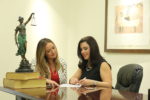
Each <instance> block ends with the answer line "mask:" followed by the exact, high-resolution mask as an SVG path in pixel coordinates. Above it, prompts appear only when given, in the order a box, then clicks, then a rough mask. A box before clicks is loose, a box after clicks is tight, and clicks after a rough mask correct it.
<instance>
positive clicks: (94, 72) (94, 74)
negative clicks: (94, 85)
mask: <svg viewBox="0 0 150 100" xmlns="http://www.w3.org/2000/svg"><path fill="white" fill-rule="evenodd" d="M101 64H102V62H99V63H98V64H97V65H95V66H94V67H92V68H91V69H87V66H85V68H84V69H81V70H82V75H81V77H80V79H83V78H85V77H86V78H87V79H92V80H97V81H102V79H101V77H100V67H101V66H100V65H101Z"/></svg>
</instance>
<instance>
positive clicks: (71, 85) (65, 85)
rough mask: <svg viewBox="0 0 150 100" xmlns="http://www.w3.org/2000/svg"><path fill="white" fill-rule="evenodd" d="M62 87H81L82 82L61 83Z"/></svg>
mask: <svg viewBox="0 0 150 100" xmlns="http://www.w3.org/2000/svg"><path fill="white" fill-rule="evenodd" d="M60 87H81V85H80V84H75V85H73V84H61V85H60Z"/></svg>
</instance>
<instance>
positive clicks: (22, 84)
mask: <svg viewBox="0 0 150 100" xmlns="http://www.w3.org/2000/svg"><path fill="white" fill-rule="evenodd" d="M3 86H4V87H7V88H14V89H17V88H37V87H46V79H29V80H12V79H6V78H4V80H3Z"/></svg>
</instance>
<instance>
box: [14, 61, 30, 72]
mask: <svg viewBox="0 0 150 100" xmlns="http://www.w3.org/2000/svg"><path fill="white" fill-rule="evenodd" d="M15 72H33V70H32V69H31V64H30V63H29V61H28V60H22V61H21V62H20V66H19V68H18V69H16V71H15Z"/></svg>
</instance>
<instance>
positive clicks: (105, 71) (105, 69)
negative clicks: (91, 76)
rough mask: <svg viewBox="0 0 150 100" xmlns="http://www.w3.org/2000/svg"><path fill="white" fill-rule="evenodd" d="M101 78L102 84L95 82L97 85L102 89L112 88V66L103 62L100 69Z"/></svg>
mask: <svg viewBox="0 0 150 100" xmlns="http://www.w3.org/2000/svg"><path fill="white" fill-rule="evenodd" d="M100 77H101V78H102V82H98V81H95V83H94V84H95V85H97V86H102V87H112V74H111V69H110V66H109V65H108V64H107V63H106V62H103V63H102V64H101V67H100Z"/></svg>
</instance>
